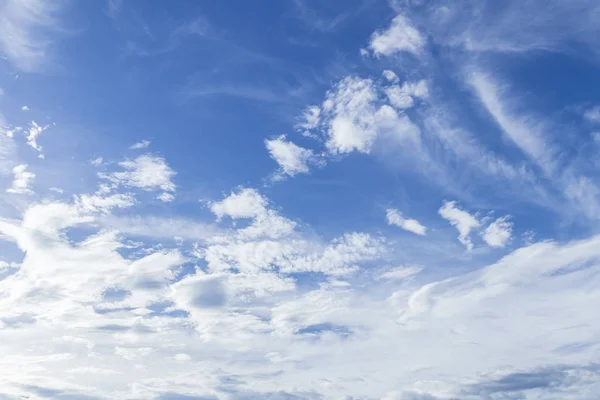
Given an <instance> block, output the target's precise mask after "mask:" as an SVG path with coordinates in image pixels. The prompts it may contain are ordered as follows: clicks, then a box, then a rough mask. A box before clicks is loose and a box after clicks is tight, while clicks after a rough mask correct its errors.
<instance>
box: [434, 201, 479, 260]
mask: <svg viewBox="0 0 600 400" xmlns="http://www.w3.org/2000/svg"><path fill="white" fill-rule="evenodd" d="M438 212H439V214H440V216H441V217H442V218H444V219H445V220H447V221H448V222H450V224H452V226H454V227H455V228H456V230H458V240H459V241H460V242H461V243H462V244H464V245H465V247H466V248H467V250H469V251H470V250H473V242H472V241H471V238H470V236H469V235H470V234H471V231H472V230H473V229H478V228H479V227H480V226H481V223H480V222H479V220H478V219H477V218H476V217H474V216H473V215H471V214H469V213H468V212H466V211H464V210H461V209H460V208H458V207H457V204H456V202H455V201H447V202H445V203H444V205H443V206H442V207H441V208H440V209H439V211H438Z"/></svg>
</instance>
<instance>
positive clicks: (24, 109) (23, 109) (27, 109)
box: [21, 106, 29, 111]
mask: <svg viewBox="0 0 600 400" xmlns="http://www.w3.org/2000/svg"><path fill="white" fill-rule="evenodd" d="M21 111H29V107H27V106H23V107H21Z"/></svg>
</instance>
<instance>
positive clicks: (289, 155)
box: [265, 136, 315, 176]
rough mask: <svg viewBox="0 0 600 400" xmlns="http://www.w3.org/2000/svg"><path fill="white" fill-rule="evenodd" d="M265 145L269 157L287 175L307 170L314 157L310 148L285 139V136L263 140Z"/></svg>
mask: <svg viewBox="0 0 600 400" xmlns="http://www.w3.org/2000/svg"><path fill="white" fill-rule="evenodd" d="M265 145H266V147H267V149H268V150H269V154H270V156H271V158H272V159H273V160H275V161H276V162H277V164H279V166H280V167H281V171H282V172H283V173H284V174H286V175H289V176H294V175H296V174H300V173H306V172H308V171H309V163H311V162H313V161H314V158H315V155H314V154H313V152H312V150H309V149H305V148H303V147H300V146H298V145H296V144H294V143H292V142H290V141H287V140H286V138H285V136H280V137H278V138H276V139H271V140H265Z"/></svg>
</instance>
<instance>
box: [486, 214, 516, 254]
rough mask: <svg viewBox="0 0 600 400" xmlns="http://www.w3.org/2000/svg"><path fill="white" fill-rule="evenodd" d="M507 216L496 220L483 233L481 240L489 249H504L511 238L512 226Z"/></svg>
mask: <svg viewBox="0 0 600 400" xmlns="http://www.w3.org/2000/svg"><path fill="white" fill-rule="evenodd" d="M508 218H509V216H504V217H501V218H498V219H497V220H495V221H494V222H492V223H491V224H490V225H489V226H488V227H487V228H486V229H485V231H483V234H482V237H483V240H484V241H485V242H486V243H487V244H488V245H489V246H491V247H504V246H506V244H507V243H508V242H509V241H510V239H511V237H512V230H513V224H512V222H510V221H508Z"/></svg>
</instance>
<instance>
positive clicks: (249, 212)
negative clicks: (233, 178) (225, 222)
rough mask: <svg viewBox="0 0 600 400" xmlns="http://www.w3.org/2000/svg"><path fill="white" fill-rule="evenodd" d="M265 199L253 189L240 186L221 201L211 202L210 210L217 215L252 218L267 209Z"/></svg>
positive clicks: (219, 216) (221, 216)
mask: <svg viewBox="0 0 600 400" xmlns="http://www.w3.org/2000/svg"><path fill="white" fill-rule="evenodd" d="M267 203H268V202H267V199H266V198H265V197H263V196H262V195H261V194H260V193H258V192H257V191H256V190H254V189H250V188H242V189H241V190H239V191H238V192H237V193H231V195H229V196H227V197H226V198H225V199H223V200H222V201H219V202H216V203H212V204H211V205H210V210H211V211H212V212H213V213H214V214H215V215H216V216H217V217H218V218H223V217H224V216H227V217H231V218H233V219H237V218H254V217H257V216H259V215H263V214H265V213H266V210H267Z"/></svg>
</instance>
